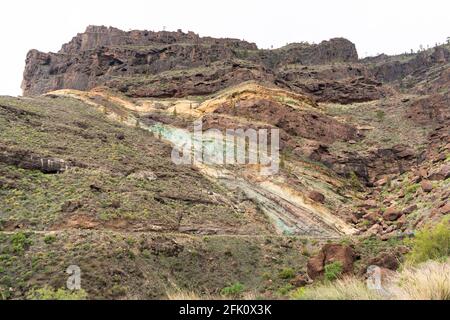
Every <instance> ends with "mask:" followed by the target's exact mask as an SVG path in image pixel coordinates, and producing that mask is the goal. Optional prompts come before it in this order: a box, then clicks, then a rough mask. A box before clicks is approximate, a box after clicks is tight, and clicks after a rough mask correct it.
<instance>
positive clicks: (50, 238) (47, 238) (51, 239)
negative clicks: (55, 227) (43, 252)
mask: <svg viewBox="0 0 450 320" xmlns="http://www.w3.org/2000/svg"><path fill="white" fill-rule="evenodd" d="M55 241H56V236H54V235H51V234H50V235H48V236H45V237H44V242H45V243H46V244H52V243H53V242H55Z"/></svg>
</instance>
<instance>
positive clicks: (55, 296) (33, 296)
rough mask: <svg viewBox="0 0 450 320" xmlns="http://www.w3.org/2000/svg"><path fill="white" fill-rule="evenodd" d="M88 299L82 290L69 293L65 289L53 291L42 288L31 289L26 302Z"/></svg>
mask: <svg viewBox="0 0 450 320" xmlns="http://www.w3.org/2000/svg"><path fill="white" fill-rule="evenodd" d="M87 297H88V295H87V293H86V292H85V291H84V290H77V291H69V290H67V289H62V288H61V289H57V290H55V289H53V288H49V287H44V288H41V289H33V290H31V291H30V292H28V294H27V299H28V300H86V299H87Z"/></svg>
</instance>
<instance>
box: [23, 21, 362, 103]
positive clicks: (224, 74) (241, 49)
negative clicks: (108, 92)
mask: <svg viewBox="0 0 450 320" xmlns="http://www.w3.org/2000/svg"><path fill="white" fill-rule="evenodd" d="M357 59H358V55H357V52H356V48H355V46H354V44H353V43H351V42H350V41H348V40H346V39H342V38H337V39H331V40H330V41H323V42H322V43H320V44H313V45H310V44H305V43H301V44H292V45H288V46H286V47H283V48H280V49H276V50H258V48H257V47H256V45H255V44H253V43H249V42H246V41H242V40H237V39H215V38H210V37H200V36H198V35H197V34H195V33H193V32H188V33H183V32H182V31H178V32H166V31H162V32H152V31H130V32H125V31H122V30H119V29H116V28H107V27H98V26H89V27H88V28H87V29H86V31H85V32H84V33H80V34H78V35H77V36H76V37H74V38H73V39H72V40H71V41H70V42H69V43H67V44H65V45H63V47H62V49H61V50H60V51H59V52H58V53H42V52H39V51H37V50H31V51H30V52H29V53H28V55H27V59H26V67H25V72H24V79H23V83H22V89H23V93H24V95H37V94H43V93H46V92H49V91H52V90H57V89H77V90H89V89H92V88H94V87H97V86H101V85H105V84H106V85H108V86H112V87H114V88H120V89H121V91H123V92H125V93H129V95H130V96H146V97H161V96H163V97H165V96H177V97H178V96H185V95H193V94H197V95H200V94H209V93H211V92H215V91H218V90H220V89H223V88H224V87H226V86H229V85H232V84H235V83H239V82H242V81H246V80H258V81H269V82H273V79H272V78H273V75H272V74H273V70H274V69H275V68H278V67H282V66H284V65H287V64H301V65H312V64H327V63H337V62H356V61H357ZM244 61H245V62H244ZM249 66H250V67H249ZM255 70H256V71H255ZM174 71H179V72H174ZM184 71H187V74H183V72H184ZM165 72H168V73H167V74H163V73H165ZM156 82H157V83H158V85H154V84H155V83H156ZM160 82H161V83H162V84H159V83H160ZM133 83H137V84H138V85H139V87H142V86H141V85H142V83H144V84H148V85H147V86H146V88H144V89H139V90H136V89H135V87H136V86H133ZM183 86H184V88H183ZM128 89H130V92H128Z"/></svg>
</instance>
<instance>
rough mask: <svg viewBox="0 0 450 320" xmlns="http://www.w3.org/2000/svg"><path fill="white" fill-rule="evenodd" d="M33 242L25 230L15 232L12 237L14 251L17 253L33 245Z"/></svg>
mask: <svg viewBox="0 0 450 320" xmlns="http://www.w3.org/2000/svg"><path fill="white" fill-rule="evenodd" d="M31 243H32V242H31V240H30V239H28V236H27V235H26V234H25V233H23V232H18V233H15V234H14V235H13V236H12V237H11V245H12V249H13V252H15V253H19V254H20V253H23V252H24V251H25V249H27V248H28V247H29V246H30V245H31Z"/></svg>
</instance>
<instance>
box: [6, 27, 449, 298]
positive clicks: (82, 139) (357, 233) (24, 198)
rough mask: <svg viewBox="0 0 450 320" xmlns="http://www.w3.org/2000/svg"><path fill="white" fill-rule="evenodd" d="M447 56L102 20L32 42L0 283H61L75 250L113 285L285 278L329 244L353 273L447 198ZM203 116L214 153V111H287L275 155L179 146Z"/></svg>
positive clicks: (227, 115)
mask: <svg viewBox="0 0 450 320" xmlns="http://www.w3.org/2000/svg"><path fill="white" fill-rule="evenodd" d="M449 61H450V50H449V48H448V46H445V45H443V46H439V47H436V48H433V49H430V50H428V51H424V52H420V53H418V54H407V55H406V54H405V55H400V56H393V57H389V56H384V55H382V56H379V57H374V58H366V59H362V60H358V56H357V52H356V49H355V46H354V45H353V44H352V43H351V42H350V41H348V40H346V39H341V38H339V39H331V40H329V41H324V42H322V43H320V44H317V45H315V44H307V43H297V44H291V45H287V46H285V47H282V48H279V49H274V50H261V49H258V48H257V47H256V45H254V44H252V43H249V42H246V41H241V40H236V39H214V38H208V37H199V36H198V35H196V34H194V33H191V32H190V33H183V32H181V31H179V32H149V31H131V32H124V31H121V30H118V29H114V28H106V27H95V26H91V27H88V29H87V30H86V32H84V33H81V34H79V35H77V36H76V37H74V38H73V39H72V41H70V42H69V43H67V44H65V45H63V47H62V49H61V50H60V51H59V52H58V53H42V52H39V51H36V50H32V51H30V52H29V54H28V56H27V66H26V69H25V73H24V81H23V89H24V95H25V97H20V98H12V97H1V98H0V126H1V128H2V130H1V131H0V298H11V299H16V298H25V297H27V296H29V295H30V294H32V292H33V289H38V288H43V287H46V286H48V287H51V288H61V287H63V286H64V285H65V281H66V279H67V275H66V274H65V271H66V268H67V267H68V266H69V265H78V266H79V267H80V268H81V270H82V271H83V289H85V291H86V292H87V294H88V296H89V297H90V298H116V299H130V298H138V299H154V298H165V297H167V296H170V295H171V293H173V292H178V291H180V290H181V291H184V290H187V291H192V292H196V293H201V294H219V293H221V292H222V289H223V288H224V287H227V286H232V285H233V284H236V283H239V284H243V285H244V286H245V288H246V290H245V291H246V292H247V293H248V294H251V297H253V298H254V297H260V296H261V297H264V298H284V297H286V296H287V295H288V294H289V292H290V291H291V290H293V289H294V288H296V287H301V286H304V285H307V284H309V283H310V282H311V279H310V277H311V278H312V279H314V280H315V279H316V276H318V275H323V272H324V267H325V265H324V264H325V262H326V261H327V259H328V258H327V257H326V255H327V254H329V253H327V250H329V249H330V248H331V249H330V250H331V251H332V253H331V254H333V253H334V254H337V255H338V256H339V255H340V256H339V257H338V259H344V262H345V265H344V267H345V273H348V274H350V273H354V274H358V275H361V274H363V273H364V272H365V270H366V269H367V267H368V266H369V265H371V264H374V263H377V264H380V266H382V267H385V268H388V269H396V268H398V266H399V261H401V260H402V259H403V258H402V257H403V255H404V254H405V253H406V252H407V251H408V246H405V244H404V243H403V239H404V238H409V237H413V236H414V234H415V232H416V231H417V230H419V229H421V228H422V227H423V226H425V225H427V224H430V223H431V224H436V223H438V222H439V221H441V220H442V219H443V218H444V217H445V216H447V215H448V214H449V213H450V207H449V200H448V199H449V190H450V188H449V183H450V182H449V178H450V132H449V120H450V111H449V107H450V104H449V91H448V88H449V83H450V82H449V77H448V75H449V70H450V69H449ZM195 123H197V124H198V123H200V124H201V126H202V132H204V133H205V136H204V137H202V138H201V139H202V140H201V142H202V143H205V145H206V147H205V148H204V150H203V154H204V155H205V156H206V157H208V156H211V157H212V156H214V155H217V152H216V149H214V148H211V149H208V143H209V144H210V141H211V140H214V139H215V137H216V134H217V131H219V132H225V131H226V130H227V129H231V130H233V129H234V130H236V129H243V130H246V129H256V130H261V129H265V130H271V129H277V130H279V136H280V146H279V147H280V150H279V151H280V155H279V158H274V159H275V161H276V164H277V168H279V170H278V171H276V172H275V174H270V175H265V174H262V165H261V164H259V163H258V164H243V165H242V164H241V165H223V164H211V163H204V162H193V163H191V164H184V165H176V164H175V163H174V162H173V161H172V159H171V155H172V151H173V150H174V149H177V148H179V147H182V146H183V144H185V143H186V141H187V140H189V139H190V138H191V137H192V135H193V130H194V124H195ZM210 129H214V130H216V133H213V131H208V130H210ZM269 140H270V139H269ZM213 147H214V146H213ZM246 148H247V145H246ZM257 151H258V150H254V149H252V147H251V146H250V145H249V146H248V150H247V149H246V152H249V155H251V154H253V153H257ZM271 157H275V156H274V155H271ZM272 160H273V159H272ZM325 242H333V243H334V245H328V246H325V247H323V249H322V251H320V252H321V253H319V256H318V257H319V258H317V257H312V258H311V256H313V255H314V254H315V253H317V252H318V251H319V249H320V248H321V247H322V245H323V244H324V243H325ZM327 248H328V249H327ZM333 250H334V251H333ZM340 250H341V251H340ZM320 254H322V255H324V256H325V258H323V259H321V261H319V260H320ZM386 257H388V258H386ZM329 259H331V260H330V261H333V259H334V257H331V258H330V257H329ZM318 261H319V262H318ZM306 273H307V274H308V275H306Z"/></svg>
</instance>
